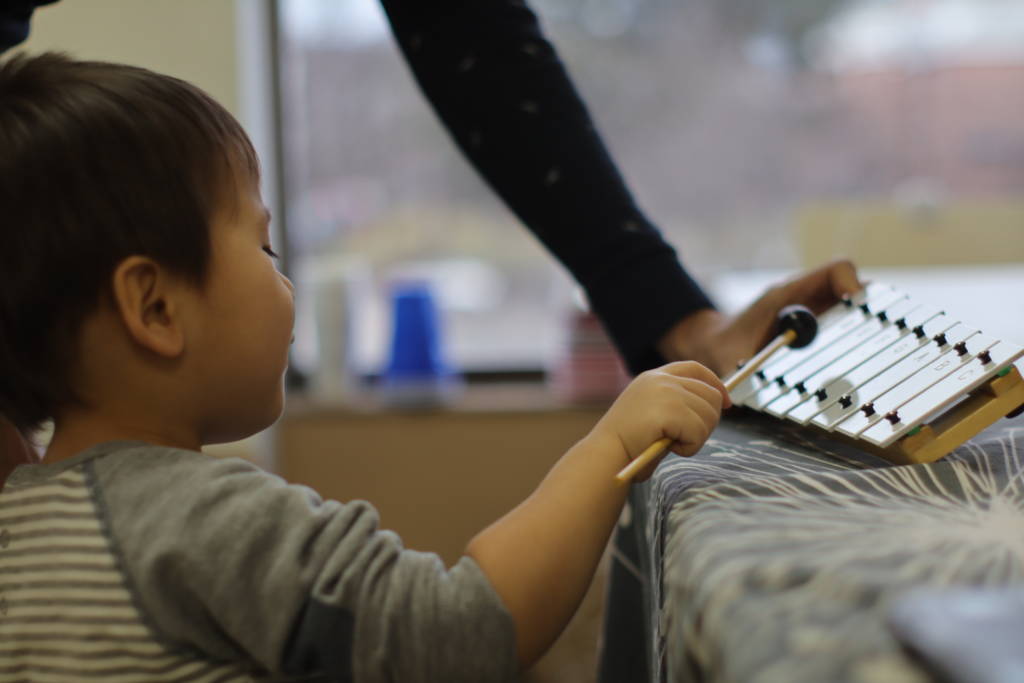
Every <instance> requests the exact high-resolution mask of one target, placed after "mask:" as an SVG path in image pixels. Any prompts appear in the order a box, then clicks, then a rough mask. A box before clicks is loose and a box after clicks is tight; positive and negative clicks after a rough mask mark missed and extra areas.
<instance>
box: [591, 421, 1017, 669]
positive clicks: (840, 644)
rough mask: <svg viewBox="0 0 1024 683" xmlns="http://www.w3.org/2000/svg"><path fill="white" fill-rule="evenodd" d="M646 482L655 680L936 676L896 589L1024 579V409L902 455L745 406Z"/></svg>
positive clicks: (644, 561)
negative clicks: (914, 643)
mask: <svg viewBox="0 0 1024 683" xmlns="http://www.w3.org/2000/svg"><path fill="white" fill-rule="evenodd" d="M641 493H642V495H643V497H644V498H645V500H644V503H645V505H642V506H640V507H641V508H646V510H643V509H639V510H636V513H637V514H638V515H640V516H643V517H644V519H642V520H638V521H641V522H642V523H644V526H645V529H644V533H643V534H642V536H641V539H642V540H641V542H640V548H639V552H640V553H647V557H643V558H639V559H640V560H641V561H639V562H636V565H637V566H640V567H647V569H646V570H644V571H645V572H646V574H647V575H648V576H647V577H646V578H648V579H650V583H649V584H648V586H647V591H646V593H647V597H648V600H649V605H650V606H651V607H653V606H661V607H660V609H658V608H654V609H649V610H648V613H649V615H651V616H650V617H649V618H650V619H651V626H650V631H649V633H650V634H651V635H650V640H651V643H650V647H651V648H652V650H651V652H650V653H649V660H650V665H651V669H652V671H651V679H652V680H654V681H696V680H710V681H758V682H774V681H780V682H782V681H785V682H786V683H796V682H799V681H815V682H818V681H856V682H864V683H867V682H871V681H879V682H881V681H884V682H885V683H900V682H911V681H913V682H916V681H926V680H930V679H931V677H930V676H929V675H928V674H927V673H926V670H925V669H924V668H923V667H922V665H921V664H919V663H918V662H917V661H915V660H913V659H912V658H911V657H910V656H908V655H907V654H905V653H904V651H903V649H902V648H901V647H900V645H899V643H898V642H897V641H896V639H895V638H894V637H893V635H892V633H891V631H890V630H889V629H888V628H887V626H886V617H887V614H888V612H889V610H890V608H891V606H892V604H893V602H894V601H895V600H897V599H898V598H899V597H900V596H902V595H904V594H906V593H907V592H908V591H910V590H911V589H915V588H920V587H933V588H934V587H945V586H960V587H962V586H984V585H997V586H1005V585H1016V586H1022V587H1024V423H1022V421H1021V420H1012V421H1006V420H1004V421H1003V422H1002V423H1001V424H997V425H995V426H993V427H992V428H990V429H989V430H987V431H986V432H984V433H983V434H981V435H979V436H978V437H976V438H975V439H974V440H972V441H971V442H968V443H967V444H964V445H963V446H961V447H960V448H958V449H957V450H956V451H955V452H954V453H952V454H950V455H949V456H947V457H946V458H944V459H942V460H940V461H938V462H935V463H930V464H927V465H913V466H893V465H890V464H889V463H887V462H885V461H883V460H880V459H878V458H875V457H873V456H870V455H867V454H865V453H863V452H861V451H859V450H858V449H857V448H855V447H853V446H851V445H847V444H842V443H837V442H835V441H832V440H830V439H828V438H826V437H824V436H819V435H818V434H817V433H816V432H811V431H809V430H806V429H803V428H799V427H797V426H795V425H792V426H791V425H788V424H786V423H782V422H780V421H778V420H773V419H770V418H766V417H764V416H761V415H757V414H749V415H746V414H745V415H742V416H740V418H739V419H730V420H727V421H724V422H723V424H722V425H721V426H720V427H719V429H718V430H716V432H715V436H714V438H712V439H711V440H710V441H709V442H708V444H707V445H706V446H705V447H704V449H702V451H701V452H700V453H699V454H698V455H696V456H694V457H693V458H689V459H685V460H684V459H679V458H669V459H667V460H666V461H665V462H664V463H663V464H662V466H661V467H659V469H658V471H657V472H656V474H655V476H654V477H653V478H652V480H651V482H650V483H649V484H648V485H647V486H646V487H645V489H644V490H643V491H642V492H641ZM636 498H637V496H634V501H636ZM618 559H619V560H620V561H622V560H623V559H624V558H621V557H620V558H618ZM611 599H612V600H614V599H615V586H613V587H612V594H611ZM605 680H607V677H606V678H605ZM634 680H636V679H634Z"/></svg>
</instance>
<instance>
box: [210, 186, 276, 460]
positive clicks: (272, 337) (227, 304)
mask: <svg viewBox="0 0 1024 683" xmlns="http://www.w3.org/2000/svg"><path fill="white" fill-rule="evenodd" d="M239 188H240V189H239V191H238V192H237V194H238V197H237V200H236V206H235V207H234V208H235V210H234V211H230V210H225V211H221V212H220V215H219V218H217V219H215V220H214V221H213V225H212V226H211V233H210V239H211V244H212V260H211V270H210V277H209V280H208V282H207V286H206V287H205V289H204V290H203V292H201V293H198V294H197V307H196V310H197V312H198V313H197V315H198V320H197V321H196V322H197V324H196V325H194V326H193V331H194V333H195V337H194V345H193V347H192V348H193V349H195V350H196V351H197V353H196V356H195V358H196V367H195V370H196V371H197V373H198V375H197V376H198V378H199V382H200V385H201V386H202V387H203V392H202V395H201V396H199V397H198V400H199V401H200V402H201V403H202V406H201V408H202V410H201V411H200V413H199V414H200V415H203V416H208V424H203V425H200V428H201V432H200V433H201V435H202V438H203V442H204V443H219V442H223V441H234V440H237V439H241V438H244V437H246V436H249V435H251V434H254V433H255V432H258V431H260V430H262V429H264V428H266V427H268V426H269V425H271V424H272V423H273V422H274V421H275V420H276V419H277V418H278V417H279V416H280V414H281V411H282V409H283V408H284V372H285V369H286V368H287V366H288V348H289V346H290V343H291V340H292V331H293V327H294V323H295V302H294V295H293V291H294V288H293V287H292V283H291V282H290V281H289V280H288V278H286V277H285V276H284V275H282V274H281V273H280V272H279V271H278V270H277V267H276V266H275V264H274V259H273V257H272V256H271V255H270V253H269V252H270V251H271V246H270V225H269V223H270V216H269V213H268V212H267V209H266V207H265V206H264V205H263V200H262V198H261V197H260V192H259V187H258V186H257V183H256V182H254V181H249V180H245V181H243V182H240V183H239Z"/></svg>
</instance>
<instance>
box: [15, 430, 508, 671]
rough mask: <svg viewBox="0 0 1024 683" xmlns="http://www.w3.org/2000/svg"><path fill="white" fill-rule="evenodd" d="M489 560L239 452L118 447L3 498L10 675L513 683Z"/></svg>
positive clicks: (30, 480) (40, 468) (20, 477)
mask: <svg viewBox="0 0 1024 683" xmlns="http://www.w3.org/2000/svg"><path fill="white" fill-rule="evenodd" d="M515 671H516V664H515V642H514V634H513V626H512V623H511V619H510V618H509V616H508V614H507V612H506V611H505V609H504V608H503V606H502V605H501V602H500V600H499V599H498V597H497V595H496V594H495V593H494V590H493V589H492V588H491V586H490V584H489V583H488V582H487V580H486V578H485V577H484V576H483V574H482V572H480V570H479V568H478V567H477V566H476V565H475V564H474V563H473V562H472V560H470V559H468V558H464V559H463V560H462V561H460V562H459V563H458V564H456V565H455V566H454V567H452V568H450V569H447V570H446V569H445V568H444V566H443V565H442V564H441V562H440V560H439V559H438V558H437V556H435V555H431V554H427V553H419V552H414V551H410V550H404V549H403V548H402V546H401V543H400V542H399V540H398V538H397V537H396V536H395V535H394V534H392V533H390V532H387V531H381V530H379V529H378V524H377V515H376V512H375V511H374V510H373V508H372V507H371V506H370V505H368V504H366V503H363V502H358V501H357V502H352V503H347V504H341V503H338V502H334V501H323V500H321V499H320V498H319V497H318V496H317V495H316V494H315V493H314V492H313V491H311V490H310V489H308V488H305V487H301V486H290V485H288V484H286V483H285V482H283V481H282V480H281V479H279V478H278V477H275V476H273V475H270V474H267V473H265V472H263V471H261V470H259V469H258V468H255V467H253V466H252V465H250V464H248V463H246V462H244V461H241V460H236V459H229V460H216V459H213V458H210V457H208V456H205V455H203V454H201V453H196V452H192V451H184V450H178V449H171V448H163V447H156V446H152V445H149V444H145V443H143V442H126V441H121V442H109V443H105V444H100V445H98V446H94V447H93V448H90V449H89V450H87V451H85V452H83V453H80V454H79V455H76V456H75V457H73V458H70V459H68V460H65V461H62V462H59V463H55V464H52V465H22V466H20V467H18V468H17V469H16V470H15V471H14V472H13V473H12V474H11V476H10V477H9V479H8V481H7V483H6V485H5V486H4V488H3V490H2V491H0V683H7V682H9V681H82V680H89V679H95V680H103V681H114V682H121V681H210V682H213V681H251V680H304V679H307V678H311V677H313V678H317V679H320V678H324V679H328V680H340V681H402V682H403V683H405V682H414V681H424V682H426V681H445V682H446V683H447V682H449V681H473V682H474V683H478V682H483V681H513V680H515V678H516V675H515Z"/></svg>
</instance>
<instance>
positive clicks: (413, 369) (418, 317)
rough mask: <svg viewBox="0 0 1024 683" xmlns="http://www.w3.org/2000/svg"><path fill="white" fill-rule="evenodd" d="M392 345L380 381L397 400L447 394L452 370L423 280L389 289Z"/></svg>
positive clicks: (451, 382)
mask: <svg viewBox="0 0 1024 683" xmlns="http://www.w3.org/2000/svg"><path fill="white" fill-rule="evenodd" d="M391 303H392V312H393V317H392V333H391V348H390V352H389V354H388V362H387V365H386V366H385V369H384V373H383V377H382V384H383V388H384V390H385V392H386V393H387V394H388V396H389V397H390V398H393V399H396V400H398V401H408V402H419V401H427V402H430V401H434V400H436V399H438V398H443V397H445V396H447V394H449V393H450V391H451V389H452V387H453V385H454V384H455V383H456V377H455V373H454V372H453V370H452V368H451V367H450V366H449V365H448V364H447V363H446V362H445V359H444V355H443V353H442V342H441V329H440V318H439V316H438V312H437V306H436V305H435V303H434V297H433V295H432V294H431V292H430V288H429V287H428V286H427V285H426V284H425V283H418V282H417V283H401V284H398V285H395V287H394V288H393V289H392V292H391Z"/></svg>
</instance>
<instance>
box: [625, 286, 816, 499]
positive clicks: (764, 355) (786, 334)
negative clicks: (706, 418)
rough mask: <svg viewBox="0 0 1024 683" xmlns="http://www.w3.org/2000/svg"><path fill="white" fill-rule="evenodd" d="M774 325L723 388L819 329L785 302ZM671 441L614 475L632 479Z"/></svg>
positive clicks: (799, 345) (809, 317)
mask: <svg viewBox="0 0 1024 683" xmlns="http://www.w3.org/2000/svg"><path fill="white" fill-rule="evenodd" d="M776 325H777V328H778V329H779V330H782V333H781V334H779V336H777V337H775V339H773V340H772V341H771V342H770V343H769V344H768V345H767V346H765V347H764V348H763V349H761V350H760V351H758V352H757V354H756V355H755V356H754V357H753V358H751V359H750V360H749V361H747V362H746V363H744V365H743V367H741V368H740V369H739V370H737V371H736V372H734V373H733V374H732V375H731V376H730V377H729V378H728V379H726V380H725V389H726V391H730V392H731V391H732V390H733V389H735V388H736V387H737V386H739V384H740V382H742V381H743V380H745V379H746V378H748V377H750V376H751V375H752V374H754V373H755V372H757V369H758V368H760V367H761V366H762V365H764V362H765V361H766V360H768V358H769V357H770V356H771V355H772V354H774V353H775V352H776V351H778V350H779V349H781V348H782V347H783V346H791V347H793V348H795V349H799V348H802V347H804V346H807V345H808V344H810V343H811V342H812V341H814V336H815V335H816V334H817V333H818V324H817V321H816V320H815V319H814V314H813V313H811V312H810V311H809V310H807V309H806V308H805V307H803V306H786V307H785V308H783V309H782V310H781V311H779V316H778V319H777V322H776ZM670 443H672V439H670V438H668V437H665V438H663V439H658V440H657V441H655V442H654V443H652V444H651V445H650V446H648V447H647V448H646V449H644V452H643V453H641V454H640V455H638V456H637V457H635V458H633V460H631V461H630V463H629V464H628V465H626V466H625V467H624V468H622V471H621V472H619V473H618V474H616V475H615V478H616V479H617V480H618V481H620V482H622V483H623V484H625V483H628V482H630V481H632V480H633V477H635V476H636V475H637V473H638V472H639V471H640V470H642V469H643V468H645V467H646V466H647V465H648V464H649V463H650V462H651V461H652V460H654V459H655V458H657V457H658V456H659V455H661V454H662V453H663V452H664V451H665V449H666V448H668V446H669V444H670Z"/></svg>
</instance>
